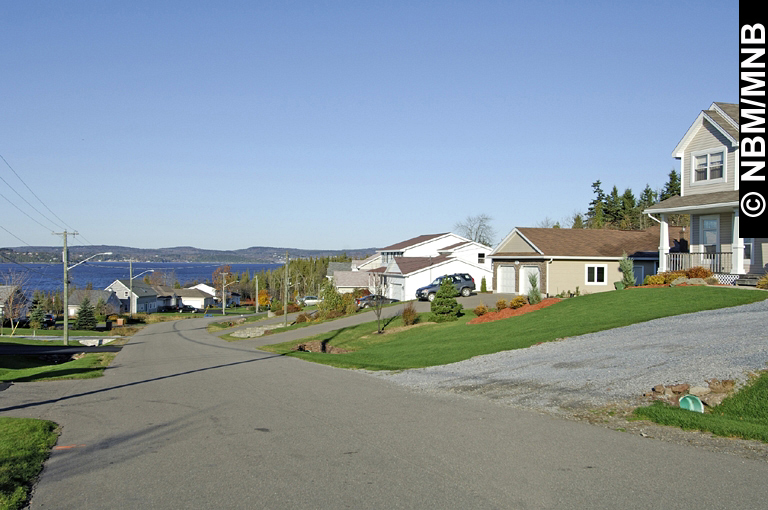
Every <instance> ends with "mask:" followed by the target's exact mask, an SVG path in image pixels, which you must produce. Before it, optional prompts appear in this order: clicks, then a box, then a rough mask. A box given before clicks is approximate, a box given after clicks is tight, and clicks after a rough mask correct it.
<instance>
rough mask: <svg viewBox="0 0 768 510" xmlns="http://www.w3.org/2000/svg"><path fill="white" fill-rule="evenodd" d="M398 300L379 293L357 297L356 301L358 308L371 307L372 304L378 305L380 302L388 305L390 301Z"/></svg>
mask: <svg viewBox="0 0 768 510" xmlns="http://www.w3.org/2000/svg"><path fill="white" fill-rule="evenodd" d="M397 301H398V300H397V299H391V298H388V297H385V296H382V295H379V294H369V295H367V296H363V297H361V298H357V299H355V303H357V308H358V309H360V308H370V307H372V306H376V305H377V303H379V302H380V303H381V304H382V305H388V304H389V303H396V302H397Z"/></svg>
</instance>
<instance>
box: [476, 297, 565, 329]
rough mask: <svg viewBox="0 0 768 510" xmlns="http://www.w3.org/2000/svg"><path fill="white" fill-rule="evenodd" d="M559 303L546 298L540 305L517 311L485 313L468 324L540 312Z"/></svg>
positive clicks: (507, 310) (504, 310)
mask: <svg viewBox="0 0 768 510" xmlns="http://www.w3.org/2000/svg"><path fill="white" fill-rule="evenodd" d="M560 301H561V299H559V298H547V299H543V300H542V301H541V303H538V304H535V305H523V306H521V307H520V308H517V309H512V308H505V309H503V310H500V311H498V312H491V313H486V314H485V315H481V316H480V317H477V318H475V319H472V320H471V321H469V322H468V324H480V323H482V322H493V321H498V320H502V319H509V318H510V317H516V316H518V315H523V314H526V313H529V312H535V311H536V310H540V309H542V308H546V307H548V306H552V305H554V304H555V303H559V302H560Z"/></svg>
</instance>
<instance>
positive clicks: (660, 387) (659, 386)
mask: <svg viewBox="0 0 768 510" xmlns="http://www.w3.org/2000/svg"><path fill="white" fill-rule="evenodd" d="M665 389H666V388H664V385H663V384H657V385H656V386H654V387H653V392H654V393H664V390H665Z"/></svg>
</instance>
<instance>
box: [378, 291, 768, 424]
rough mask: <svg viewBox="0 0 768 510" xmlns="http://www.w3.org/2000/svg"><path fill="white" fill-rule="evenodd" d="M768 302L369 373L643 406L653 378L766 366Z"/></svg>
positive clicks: (535, 399) (690, 378) (435, 385)
mask: <svg viewBox="0 0 768 510" xmlns="http://www.w3.org/2000/svg"><path fill="white" fill-rule="evenodd" d="M767 324H768V301H761V302H759V303H754V304H750V305H744V306H738V307H733V308H725V309H720V310H711V311H705V312H697V313H692V314H686V315H678V316H675V317H667V318H663V319H656V320H653V321H649V322H645V323H641V324H635V325H632V326H628V327H624V328H618V329H613V330H608V331H603V332H600V333H592V334H588V335H583V336H578V337H570V338H565V339H562V340H559V341H556V342H549V343H545V344H540V345H536V346H533V347H530V348H528V349H519V350H513V351H505V352H500V353H496V354H489V355H485V356H477V357H475V358H472V359H469V360H466V361H462V362H459V363H453V364H450V365H442V366H436V367H429V368H421V369H412V370H405V371H402V372H369V373H370V374H371V375H373V376H375V377H381V378H384V379H387V380H389V381H392V382H393V383H396V384H400V385H404V386H408V387H412V388H414V389H417V390H423V391H431V392H451V393H454V394H466V395H477V396H484V397H486V398H490V399H494V400H498V401H500V402H503V403H505V404H509V405H514V406H520V407H525V408H533V409H538V410H542V411H548V412H556V413H557V412H572V411H577V410H584V409H593V408H597V407H602V406H610V405H616V404H631V405H636V404H640V403H642V402H643V401H647V399H643V397H642V395H643V393H644V392H647V391H650V389H651V388H652V387H653V386H655V385H657V384H665V385H669V384H676V383H688V384H690V385H691V386H706V385H707V383H706V380H707V379H710V378H717V379H734V380H737V381H739V382H744V381H745V380H746V379H747V376H748V373H749V372H751V371H757V370H762V369H766V368H768V366H766V363H768V328H766V325H767Z"/></svg>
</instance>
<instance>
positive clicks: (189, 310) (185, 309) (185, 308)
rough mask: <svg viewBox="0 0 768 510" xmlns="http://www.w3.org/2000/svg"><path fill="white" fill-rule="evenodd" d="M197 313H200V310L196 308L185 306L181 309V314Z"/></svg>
mask: <svg viewBox="0 0 768 510" xmlns="http://www.w3.org/2000/svg"><path fill="white" fill-rule="evenodd" d="M197 311H198V309H197V308H195V307H194V306H189V305H184V306H181V307H179V312H181V313H184V312H197Z"/></svg>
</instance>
